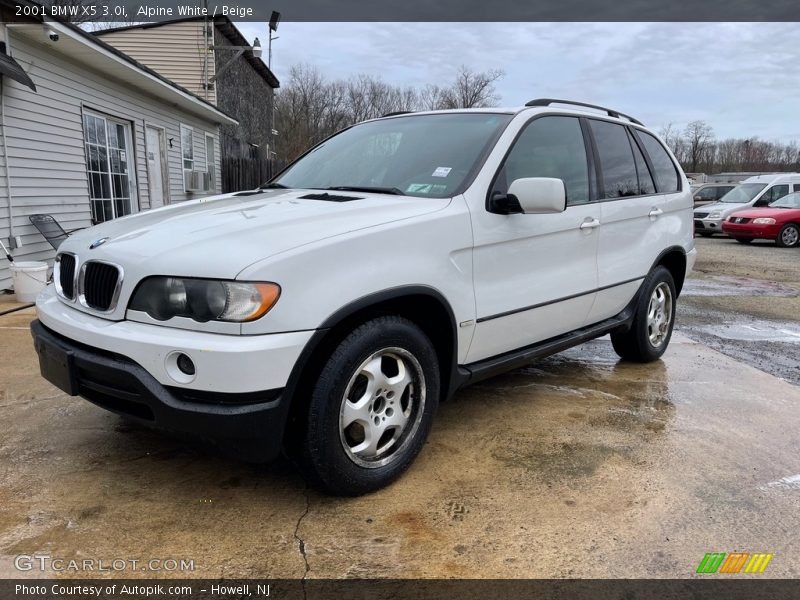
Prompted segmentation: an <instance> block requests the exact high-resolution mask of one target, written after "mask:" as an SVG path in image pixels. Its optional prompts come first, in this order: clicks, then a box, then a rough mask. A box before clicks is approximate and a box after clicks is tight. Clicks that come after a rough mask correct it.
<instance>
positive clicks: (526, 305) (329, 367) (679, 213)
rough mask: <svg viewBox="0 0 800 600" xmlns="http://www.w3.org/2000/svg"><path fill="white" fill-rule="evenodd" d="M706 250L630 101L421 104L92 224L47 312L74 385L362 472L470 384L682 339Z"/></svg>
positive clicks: (375, 483)
mask: <svg viewBox="0 0 800 600" xmlns="http://www.w3.org/2000/svg"><path fill="white" fill-rule="evenodd" d="M595 109H597V110H595ZM695 252H696V251H695V249H694V241H693V235H692V195H691V192H690V191H689V184H688V182H687V181H686V178H685V176H684V174H683V173H682V171H681V170H680V168H679V166H678V165H677V162H676V161H675V159H674V157H673V156H672V155H671V154H670V153H669V151H668V150H667V149H666V148H665V146H664V145H663V144H662V142H661V141H659V139H658V138H657V137H656V136H655V135H654V134H653V133H652V132H650V131H649V130H648V129H646V128H645V127H643V126H642V125H641V124H640V123H639V122H638V121H636V120H634V119H632V118H630V117H627V116H625V115H622V114H620V113H617V112H615V111H613V110H608V109H600V107H592V106H591V105H581V104H578V103H571V102H564V101H553V100H535V101H532V102H530V103H528V105H527V106H525V107H523V108H519V109H513V110H505V109H479V110H456V111H439V112H429V113H415V114H402V115H395V116H391V117H388V118H383V119H377V120H373V121H368V122H365V123H361V124H359V125H355V126H353V127H350V128H348V129H346V130H344V131H342V132H340V133H338V134H336V135H335V136H333V137H331V138H329V139H327V140H325V141H324V142H322V143H321V144H319V145H318V146H317V147H315V148H314V149H312V150H310V151H309V152H308V153H306V154H305V155H304V156H302V157H301V158H300V159H298V160H297V161H296V162H295V163H293V164H292V165H291V166H289V167H288V168H287V169H286V170H285V171H284V172H283V173H282V174H281V175H279V176H278V177H277V178H276V179H274V180H273V181H272V182H271V183H269V184H268V185H265V186H263V187H262V188H261V189H258V190H253V191H249V192H243V193H235V194H227V195H223V196H218V197H215V198H205V199H202V200H197V201H192V202H186V203H183V204H180V205H177V206H170V207H167V208H163V209H159V210H153V211H149V212H145V213H141V214H137V215H133V216H128V217H124V218H121V219H117V220H115V221H111V222H108V223H104V224H102V225H99V226H97V227H93V228H91V229H89V230H86V231H81V232H79V233H76V234H74V235H72V236H70V237H69V239H68V240H66V241H65V242H64V243H63V245H62V246H61V247H60V249H59V254H58V257H57V259H56V266H55V274H54V278H55V284H54V285H52V286H50V287H49V288H48V289H47V290H46V291H45V292H43V293H42V295H41V296H40V297H39V299H38V301H37V312H38V321H35V322H34V323H33V325H32V330H33V336H34V339H35V345H36V349H37V351H38V353H39V360H40V366H41V371H42V374H43V375H44V376H45V377H46V378H47V379H48V380H50V381H51V382H52V383H54V384H55V385H57V386H58V387H59V388H61V389H62V390H64V391H66V392H67V393H68V394H71V395H80V396H83V397H84V398H86V399H87V400H89V401H91V402H93V403H95V404H97V405H99V406H101V407H104V408H107V409H109V410H111V411H114V412H117V413H119V414H122V415H125V416H127V417H129V418H133V419H136V420H138V421H140V422H142V423H146V424H150V425H153V426H156V427H160V428H164V429H168V430H175V431H181V432H192V433H195V434H198V435H200V436H202V437H205V438H210V439H213V440H215V441H217V442H219V443H220V444H221V445H222V446H224V447H234V448H235V449H236V450H237V451H238V452H239V453H240V454H242V455H244V456H245V457H247V458H249V459H252V460H268V459H270V458H273V457H274V456H275V455H276V454H277V453H278V452H279V451H280V449H281V448H282V447H284V448H286V449H288V451H289V452H292V453H294V454H295V456H297V457H299V460H300V462H301V464H302V465H304V467H305V468H306V470H307V472H308V473H309V475H310V476H311V477H312V478H313V481H315V482H316V483H317V484H318V485H319V486H321V487H322V488H323V489H325V490H328V491H330V492H332V493H337V494H360V493H364V492H368V491H371V490H375V489H377V488H379V487H381V486H384V485H386V484H387V483H389V482H390V481H392V480H393V479H395V478H396V477H397V476H399V475H400V474H401V473H402V472H403V471H404V470H405V469H406V468H408V466H409V465H410V464H411V462H412V461H413V460H414V457H415V456H416V455H417V453H418V452H419V451H420V449H421V448H422V446H423V444H424V442H425V439H426V437H427V435H428V432H429V430H430V428H431V423H432V420H433V416H434V413H435V411H436V407H437V405H438V403H439V402H440V401H441V400H443V399H445V398H447V397H448V396H450V395H452V394H453V393H454V392H455V391H456V390H457V389H459V388H460V387H462V386H464V385H466V384H468V383H471V382H474V381H477V380H480V379H483V378H486V377H489V376H491V375H494V374H496V373H500V372H502V371H506V370H509V369H513V368H515V367H519V366H521V365H524V364H526V363H529V362H530V361H532V360H534V359H536V358H539V357H542V356H545V355H548V354H552V353H555V352H559V351H561V350H564V349H566V348H568V347H570V346H573V345H576V344H579V343H581V342H584V341H586V340H590V339H592V338H596V337H599V336H602V335H604V334H608V333H610V334H611V340H612V342H613V346H614V348H615V350H616V351H617V352H618V353H619V355H620V356H622V357H623V358H625V359H629V360H633V361H641V362H647V361H652V360H655V359H657V358H658V357H660V356H661V355H662V354H663V352H664V351H665V349H666V348H667V344H668V343H669V340H670V336H671V332H672V326H673V322H674V316H675V303H676V300H677V297H678V294H679V293H680V291H681V287H682V285H683V281H684V277H685V275H686V273H687V271H688V270H689V269H690V268H691V267H692V265H693V262H694V259H695Z"/></svg>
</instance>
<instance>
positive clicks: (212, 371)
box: [36, 285, 314, 393]
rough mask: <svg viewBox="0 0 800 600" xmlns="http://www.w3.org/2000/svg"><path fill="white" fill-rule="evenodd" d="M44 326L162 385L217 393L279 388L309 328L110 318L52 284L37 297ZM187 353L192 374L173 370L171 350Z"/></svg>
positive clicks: (286, 377)
mask: <svg viewBox="0 0 800 600" xmlns="http://www.w3.org/2000/svg"><path fill="white" fill-rule="evenodd" d="M36 313H37V316H38V317H39V320H40V321H41V322H42V324H43V325H45V327H47V328H48V329H50V330H51V331H54V332H56V333H58V334H59V335H62V336H64V337H65V338H67V339H69V340H72V341H74V342H77V343H79V344H83V345H85V346H88V347H90V348H97V349H99V350H105V351H107V352H111V353H114V354H117V355H121V356H125V357H127V358H129V359H130V360H132V361H133V362H135V363H136V364H138V365H139V366H141V367H142V368H144V369H145V370H146V371H147V372H148V373H149V374H150V375H151V376H152V377H153V378H154V379H155V380H156V381H158V382H159V383H161V384H162V385H165V386H175V387H181V388H186V389H191V390H198V391H207V392H215V393H245V392H258V391H260V390H269V389H277V388H282V387H284V386H285V385H286V382H287V381H288V379H289V375H290V374H291V372H292V369H293V368H294V366H295V364H296V363H297V360H298V358H299V357H300V354H301V353H302V351H303V348H305V346H306V344H307V343H308V341H309V340H310V339H311V336H312V335H313V334H314V332H313V331H292V332H287V333H274V334H267V335H224V334H220V333H211V332H208V331H199V330H187V329H175V328H172V327H165V326H162V325H151V324H147V323H138V322H136V321H110V320H108V319H103V318H100V317H97V316H94V315H91V314H88V313H85V312H83V311H80V310H76V309H75V308H73V307H72V306H70V305H68V304H66V303H64V302H62V301H61V300H59V298H58V297H57V296H56V294H55V290H54V289H53V286H52V285H50V286H48V288H47V289H46V290H45V291H44V292H42V293H41V294H40V295H39V297H38V298H37V299H36ZM178 353H182V354H186V355H187V356H189V358H191V359H192V362H194V364H195V367H196V369H195V374H194V376H192V377H187V376H185V375H183V374H181V373H180V372H179V371H177V367H176V366H175V360H174V359H175V356H176V355H177V354H178Z"/></svg>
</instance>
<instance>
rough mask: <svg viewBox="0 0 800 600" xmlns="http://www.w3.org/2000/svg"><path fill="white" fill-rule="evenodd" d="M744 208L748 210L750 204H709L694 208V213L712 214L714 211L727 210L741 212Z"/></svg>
mask: <svg viewBox="0 0 800 600" xmlns="http://www.w3.org/2000/svg"><path fill="white" fill-rule="evenodd" d="M745 208H750V204H749V203H747V202H742V203H738V202H711V203H709V204H703V205H702V206H698V207H697V208H695V209H694V210H695V212H714V211H715V210H719V211H728V210H731V211H733V210H742V209H745Z"/></svg>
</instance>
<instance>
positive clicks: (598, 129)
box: [589, 120, 646, 198]
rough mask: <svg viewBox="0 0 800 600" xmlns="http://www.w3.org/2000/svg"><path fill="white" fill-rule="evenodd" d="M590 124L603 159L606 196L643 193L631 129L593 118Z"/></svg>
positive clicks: (598, 152)
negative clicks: (641, 191) (632, 143)
mask: <svg viewBox="0 0 800 600" xmlns="http://www.w3.org/2000/svg"><path fill="white" fill-rule="evenodd" d="M589 123H590V124H591V128H592V133H593V134H594V139H595V143H596V145H597V154H598V158H599V159H600V170H601V175H602V176H601V180H602V182H603V195H602V197H603V198H622V197H625V196H638V195H640V192H639V179H638V177H637V174H636V162H635V160H634V156H633V150H632V149H631V143H630V140H629V139H628V130H627V129H625V128H624V127H622V126H621V125H617V124H615V123H608V122H606V121H595V120H590V121H589ZM643 162H644V161H643ZM645 170H646V167H645Z"/></svg>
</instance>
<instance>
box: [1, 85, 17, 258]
mask: <svg viewBox="0 0 800 600" xmlns="http://www.w3.org/2000/svg"><path fill="white" fill-rule="evenodd" d="M0 139H1V140H2V142H3V165H4V166H5V168H6V192H7V198H8V237H9V238H10V240H14V238H15V236H14V211H13V206H14V200H13V196H12V195H11V168H10V167H9V165H8V143H7V141H6V95H5V87H4V85H3V78H2V77H0ZM9 245H10V246H11V247H16V242H15V241H12V242H11V244H9Z"/></svg>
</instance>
